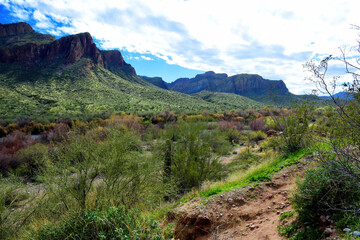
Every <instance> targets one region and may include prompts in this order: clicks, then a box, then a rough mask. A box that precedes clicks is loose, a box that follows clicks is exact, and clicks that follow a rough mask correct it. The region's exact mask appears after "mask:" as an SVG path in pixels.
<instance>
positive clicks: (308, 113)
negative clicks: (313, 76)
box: [275, 102, 314, 152]
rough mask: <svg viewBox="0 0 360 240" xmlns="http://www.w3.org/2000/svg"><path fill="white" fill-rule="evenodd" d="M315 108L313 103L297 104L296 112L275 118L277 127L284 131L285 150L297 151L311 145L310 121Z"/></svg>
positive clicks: (282, 135)
mask: <svg viewBox="0 0 360 240" xmlns="http://www.w3.org/2000/svg"><path fill="white" fill-rule="evenodd" d="M313 108H314V107H313V105H311V104H308V103H307V102H305V103H303V104H301V105H298V106H296V107H295V109H294V113H292V114H290V115H287V116H284V117H279V118H277V119H275V121H276V124H277V129H280V130H282V131H283V133H282V134H281V135H280V137H281V138H282V141H283V147H282V149H283V150H284V151H285V152H296V151H297V150H299V149H301V148H305V147H308V146H310V144H311V138H310V131H309V121H310V120H311V119H312V115H313Z"/></svg>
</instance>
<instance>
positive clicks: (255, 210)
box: [0, 23, 360, 239]
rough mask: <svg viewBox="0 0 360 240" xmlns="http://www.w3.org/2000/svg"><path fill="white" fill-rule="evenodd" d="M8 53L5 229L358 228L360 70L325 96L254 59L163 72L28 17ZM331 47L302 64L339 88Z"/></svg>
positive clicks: (0, 178)
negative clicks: (142, 72) (251, 64)
mask: <svg viewBox="0 0 360 240" xmlns="http://www.w3.org/2000/svg"><path fill="white" fill-rule="evenodd" d="M0 52H1V57H0V82H1V85H0V93H1V94H0V185H1V186H0V191H1V192H0V238H1V239H352V238H358V237H360V232H359V231H360V219H359V207H360V206H359V203H360V191H359V190H360V189H359V188H360V185H359V177H360V172H359V171H360V168H359V145H360V142H359V140H360V139H359V132H360V131H359V130H360V129H359V127H360V114H359V109H360V108H359V107H360V106H359V104H360V96H359V83H358V75H356V73H352V72H349V75H351V76H352V77H353V80H354V81H353V82H352V83H349V84H348V85H346V86H345V87H346V91H345V93H344V94H345V95H346V96H347V97H346V98H343V99H340V98H336V97H333V98H330V99H326V100H322V99H320V98H318V97H316V96H297V95H294V94H291V93H290V92H289V91H288V89H287V88H286V86H285V84H284V82H283V81H272V80H266V79H263V78H262V77H261V76H259V75H255V74H239V75H235V76H231V77H229V76H227V75H226V74H216V73H214V72H206V73H204V74H199V75H197V76H196V77H195V78H192V79H178V80H177V81H175V82H174V83H171V84H166V83H164V82H162V80H161V79H159V78H148V77H145V76H143V77H139V76H138V75H137V74H136V72H135V69H133V68H132V67H131V65H129V64H127V63H126V62H125V61H124V60H123V58H122V56H121V53H120V52H119V51H103V50H99V49H98V48H97V47H96V45H95V44H94V43H93V42H92V38H91V35H90V34H88V33H82V34H77V35H71V36H67V37H63V38H61V39H55V38H54V37H52V36H50V35H43V34H40V33H36V32H35V31H34V30H33V29H32V28H31V27H30V25H28V24H26V23H17V24H4V25H0ZM335 60H336V59H333V58H331V57H328V58H326V59H324V60H323V61H321V63H320V64H317V63H315V62H312V61H310V62H308V63H306V64H305V68H306V69H307V70H308V71H310V72H311V73H312V74H313V78H312V80H313V82H314V83H315V84H317V86H320V88H321V89H322V90H323V91H324V92H326V93H328V94H329V95H330V96H331V97H332V96H333V95H332V92H331V91H329V90H328V89H329V88H328V86H327V85H326V82H325V79H324V77H325V73H326V72H327V68H328V63H329V62H330V61H335ZM354 67H359V66H354ZM344 68H345V67H344ZM209 83H211V84H209ZM209 86H211V87H209ZM230 86H231V87H230ZM216 90H217V91H216Z"/></svg>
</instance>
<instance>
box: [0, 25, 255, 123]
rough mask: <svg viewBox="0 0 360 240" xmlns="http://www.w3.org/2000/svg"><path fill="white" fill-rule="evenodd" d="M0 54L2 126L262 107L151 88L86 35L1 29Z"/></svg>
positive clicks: (21, 27)
mask: <svg viewBox="0 0 360 240" xmlns="http://www.w3.org/2000/svg"><path fill="white" fill-rule="evenodd" d="M0 53H1V55H0V56H1V57H0V82H1V85H0V116H1V119H3V120H7V121H14V120H18V119H21V118H30V119H34V120H44V119H47V120H51V121H52V120H54V119H57V118H59V117H71V118H82V119H88V118H93V117H104V116H107V115H108V114H110V113H112V112H116V111H127V112H159V111H163V110H171V111H175V112H189V111H192V112H194V111H202V110H208V111H212V112H218V111H224V110H233V109H238V108H247V107H253V106H261V104H254V103H253V102H249V103H250V105H247V104H246V101H243V100H241V101H231V104H226V103H225V101H227V100H225V99H223V100H222V102H221V101H219V104H218V103H217V101H213V100H209V99H205V100H204V99H203V98H202V97H198V96H190V95H187V94H183V93H179V92H174V91H168V90H164V89H161V88H159V87H156V86H154V85H153V84H150V83H148V82H147V81H144V80H143V79H142V78H140V77H139V76H137V75H136V72H135V69H134V68H133V67H132V66H131V65H130V64H127V63H126V62H125V61H124V59H123V57H122V55H121V53H120V52H119V51H116V50H114V51H102V50H99V49H98V48H97V47H96V45H95V43H94V42H93V39H92V37H91V35H90V34H89V33H80V34H76V35H70V36H66V37H62V38H60V39H55V38H54V37H53V36H50V35H45V34H40V33H36V32H35V31H34V30H33V29H32V28H31V26H30V25H28V24H27V23H17V24H3V25H0ZM160 80H161V79H160ZM160 82H161V81H160Z"/></svg>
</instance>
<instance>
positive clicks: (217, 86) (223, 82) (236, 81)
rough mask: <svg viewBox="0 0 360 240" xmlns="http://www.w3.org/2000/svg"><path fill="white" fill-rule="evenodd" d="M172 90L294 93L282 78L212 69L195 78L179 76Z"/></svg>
mask: <svg viewBox="0 0 360 240" xmlns="http://www.w3.org/2000/svg"><path fill="white" fill-rule="evenodd" d="M168 87H169V89H170V90H173V91H178V92H182V93H187V94H193V93H197V92H201V91H211V92H225V93H235V94H239V95H242V96H246V97H252V96H263V95H270V94H278V95H292V94H291V93H290V92H289V90H288V89H287V87H286V85H285V83H284V82H283V81H282V80H278V81H274V80H267V79H264V78H262V77H261V76H259V75H256V74H238V75H234V76H231V77H229V76H228V75H227V74H225V73H222V74H216V73H214V72H212V71H209V72H206V73H204V74H198V75H196V76H195V78H179V79H177V80H176V81H174V82H172V83H170V84H169V85H168Z"/></svg>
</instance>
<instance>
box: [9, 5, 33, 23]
mask: <svg viewBox="0 0 360 240" xmlns="http://www.w3.org/2000/svg"><path fill="white" fill-rule="evenodd" d="M12 15H13V16H14V17H16V18H19V19H21V20H23V21H27V20H29V15H30V13H29V12H28V11H26V10H24V9H21V8H14V9H13V13H12Z"/></svg>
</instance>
